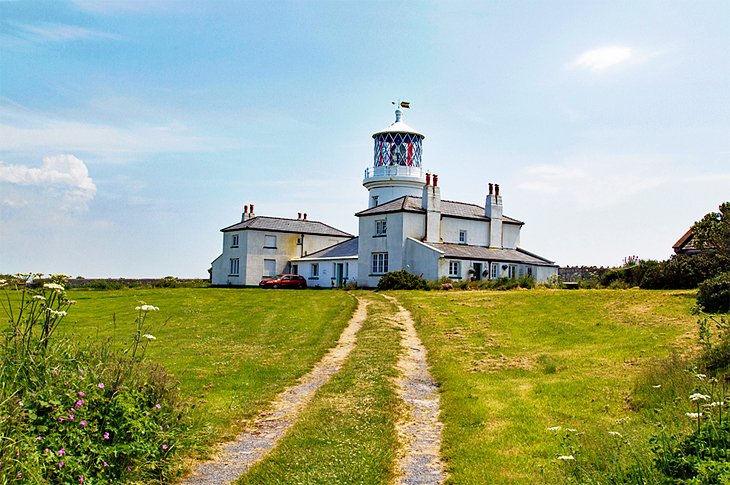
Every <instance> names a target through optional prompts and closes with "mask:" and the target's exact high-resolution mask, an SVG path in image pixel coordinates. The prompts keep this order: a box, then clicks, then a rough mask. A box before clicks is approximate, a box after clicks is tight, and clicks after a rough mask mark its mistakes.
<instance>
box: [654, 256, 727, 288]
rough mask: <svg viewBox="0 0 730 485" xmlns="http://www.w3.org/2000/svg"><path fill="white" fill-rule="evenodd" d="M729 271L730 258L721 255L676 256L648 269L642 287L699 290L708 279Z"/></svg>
mask: <svg viewBox="0 0 730 485" xmlns="http://www.w3.org/2000/svg"><path fill="white" fill-rule="evenodd" d="M727 271H730V258H728V257H726V256H723V255H721V254H709V253H698V254H690V255H688V254H675V255H674V256H672V257H671V258H669V259H668V260H666V261H662V262H661V263H659V264H657V265H656V266H653V267H651V268H647V271H646V273H645V274H644V277H643V278H642V281H641V283H640V285H641V287H642V288H647V289H656V290H661V289H666V290H670V289H688V288H697V286H698V285H699V284H700V283H702V282H703V281H705V280H706V279H709V278H713V277H715V276H717V275H719V274H720V273H723V272H727Z"/></svg>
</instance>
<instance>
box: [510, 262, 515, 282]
mask: <svg viewBox="0 0 730 485" xmlns="http://www.w3.org/2000/svg"><path fill="white" fill-rule="evenodd" d="M516 272H517V266H515V265H514V264H510V265H509V277H510V279H513V278H514V277H515V273H516Z"/></svg>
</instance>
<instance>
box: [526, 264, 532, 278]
mask: <svg viewBox="0 0 730 485" xmlns="http://www.w3.org/2000/svg"><path fill="white" fill-rule="evenodd" d="M527 276H532V266H528V267H527Z"/></svg>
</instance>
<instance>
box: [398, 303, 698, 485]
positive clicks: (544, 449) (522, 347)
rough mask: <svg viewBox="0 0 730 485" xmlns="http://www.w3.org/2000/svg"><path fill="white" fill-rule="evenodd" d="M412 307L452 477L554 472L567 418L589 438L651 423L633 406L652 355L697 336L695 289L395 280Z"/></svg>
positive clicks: (467, 479)
mask: <svg viewBox="0 0 730 485" xmlns="http://www.w3.org/2000/svg"><path fill="white" fill-rule="evenodd" d="M393 295H394V296H396V297H397V298H399V299H400V300H401V301H402V302H403V303H404V305H405V306H406V307H407V308H408V309H409V310H411V312H412V313H413V315H414V318H415V319H416V322H417V329H418V332H419V335H420V337H421V339H422V340H423V341H424V345H425V346H426V347H427V349H428V351H429V363H430V365H431V366H432V372H433V374H434V377H435V378H436V380H437V381H438V382H439V384H440V385H441V398H442V400H441V403H442V421H443V422H444V425H445V429H444V446H443V453H444V458H445V460H446V463H447V467H448V471H449V473H450V475H451V481H453V482H454V483H531V482H543V481H547V482H550V481H553V480H555V479H556V477H559V474H558V470H557V467H558V466H560V465H561V463H559V462H558V461H557V460H556V457H557V456H558V455H559V454H563V453H565V450H564V448H561V447H560V446H559V443H558V439H557V438H556V436H555V432H550V431H548V430H547V428H549V427H554V426H562V428H563V430H561V431H560V433H565V429H566V428H572V429H575V430H577V433H586V436H589V437H592V438H591V439H594V440H604V441H605V440H607V439H609V435H608V431H609V430H617V431H621V432H625V430H627V429H629V428H631V427H636V428H638V429H641V431H642V432H644V433H647V432H648V429H647V428H648V427H649V424H648V423H646V422H643V421H642V420H641V419H640V417H639V416H637V415H636V414H635V413H632V412H631V410H630V409H629V402H630V391H631V389H632V387H633V383H634V381H635V379H636V377H637V375H638V373H639V372H640V371H641V369H642V368H643V367H644V366H646V365H647V364H648V363H649V362H650V361H651V359H652V358H655V357H660V356H664V355H667V354H668V353H670V352H671V350H672V349H678V350H682V349H683V348H684V347H685V346H687V345H690V343H691V338H692V337H693V335H694V332H695V320H696V318H695V317H693V316H691V315H690V311H689V310H690V307H691V306H692V305H693V304H694V294H693V293H692V292H671V291H667V292H658V291H643V290H624V291H620V290H586V291H583V290H577V291H555V290H530V291H511V292H449V293H444V292H393Z"/></svg>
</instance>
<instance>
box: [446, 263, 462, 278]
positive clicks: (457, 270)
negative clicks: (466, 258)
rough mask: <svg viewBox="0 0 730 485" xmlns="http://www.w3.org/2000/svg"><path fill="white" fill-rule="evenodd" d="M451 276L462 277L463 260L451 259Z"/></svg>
mask: <svg viewBox="0 0 730 485" xmlns="http://www.w3.org/2000/svg"><path fill="white" fill-rule="evenodd" d="M449 276H450V277H452V278H461V261H449Z"/></svg>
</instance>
